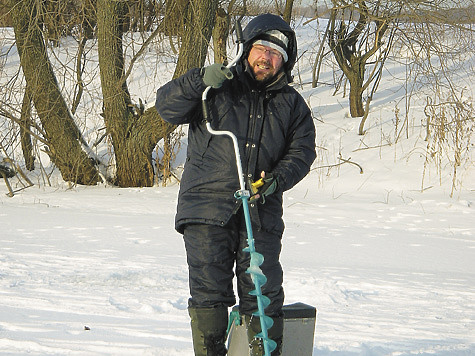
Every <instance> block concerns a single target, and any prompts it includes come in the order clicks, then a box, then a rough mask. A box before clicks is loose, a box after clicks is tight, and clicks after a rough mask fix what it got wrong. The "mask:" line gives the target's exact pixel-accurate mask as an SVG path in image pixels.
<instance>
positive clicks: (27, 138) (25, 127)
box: [20, 86, 35, 171]
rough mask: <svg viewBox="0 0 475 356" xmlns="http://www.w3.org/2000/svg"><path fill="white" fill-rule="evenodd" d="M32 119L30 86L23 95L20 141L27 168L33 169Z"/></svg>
mask: <svg viewBox="0 0 475 356" xmlns="http://www.w3.org/2000/svg"><path fill="white" fill-rule="evenodd" d="M30 120H31V95H30V90H29V88H28V86H27V87H26V88H25V94H24V95H23V102H22V104H21V116H20V121H21V124H20V141H21V149H22V152H23V158H24V159H25V166H26V169H28V170H29V171H32V170H34V169H35V156H34V155H33V145H32V143H31V135H30Z"/></svg>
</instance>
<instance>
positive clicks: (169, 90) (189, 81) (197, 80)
mask: <svg viewBox="0 0 475 356" xmlns="http://www.w3.org/2000/svg"><path fill="white" fill-rule="evenodd" d="M205 88H206V85H205V84H204V82H203V76H202V75H201V73H200V68H194V69H191V70H189V71H188V72H186V73H185V74H184V75H182V76H180V77H178V78H176V79H174V80H172V81H170V82H168V83H167V84H165V85H164V86H162V87H161V88H159V89H158V90H157V97H156V101H155V108H156V109H157V111H158V113H159V114H160V116H161V117H162V118H163V119H164V120H165V121H167V122H169V123H171V124H174V125H180V124H187V123H190V122H191V121H192V120H193V118H194V117H196V114H197V113H198V112H200V110H201V94H202V93H203V91H204V90H205Z"/></svg>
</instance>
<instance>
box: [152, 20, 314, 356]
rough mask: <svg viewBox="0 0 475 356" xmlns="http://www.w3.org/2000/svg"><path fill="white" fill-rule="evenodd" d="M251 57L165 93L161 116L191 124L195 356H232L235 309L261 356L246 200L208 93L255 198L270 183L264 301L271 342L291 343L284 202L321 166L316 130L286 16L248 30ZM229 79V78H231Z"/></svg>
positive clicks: (264, 195)
mask: <svg viewBox="0 0 475 356" xmlns="http://www.w3.org/2000/svg"><path fill="white" fill-rule="evenodd" d="M243 36H244V44H243V45H244V53H243V56H242V59H241V61H240V62H239V63H238V64H237V65H236V67H235V68H232V70H231V71H230V70H229V69H227V68H226V67H224V66H222V65H220V64H213V65H211V66H209V67H205V68H203V69H198V68H197V69H192V70H190V71H188V72H187V73H186V74H184V75H183V76H181V77H179V78H177V79H175V80H173V81H171V82H169V83H167V84H166V85H164V86H163V87H161V88H160V89H158V91H157V101H156V104H155V106H156V108H157V110H158V112H159V113H160V115H161V117H162V118H163V119H164V120H167V121H168V122H170V123H173V124H177V125H178V124H189V131H188V150H187V158H186V163H185V169H184V172H183V176H182V180H181V186H180V193H179V197H178V208H177V215H176V220H175V223H176V229H177V231H178V232H180V233H183V235H184V241H185V248H186V252H187V262H188V266H189V284H190V294H191V298H190V299H189V307H188V311H189V314H190V317H191V329H192V335H193V345H194V350H195V355H199V356H205V355H208V356H209V355H215V356H221V355H225V354H226V347H225V338H226V329H227V323H228V307H231V306H233V305H234V304H235V302H236V299H235V296H234V292H233V277H234V272H233V270H234V269H235V274H236V277H237V292H238V296H239V311H240V314H241V315H242V316H243V321H244V322H245V323H246V326H247V329H248V335H249V343H250V347H251V350H252V355H253V356H254V355H263V353H264V352H263V346H262V340H260V339H256V338H255V335H256V334H257V333H258V332H260V331H261V330H260V321H259V320H258V319H259V318H258V317H257V318H256V317H253V316H252V313H253V312H255V311H256V310H257V303H256V297H255V296H252V295H249V292H250V291H251V290H253V289H254V285H253V282H252V280H251V278H250V275H249V274H247V273H246V269H247V268H248V267H249V261H250V257H249V253H247V252H244V251H243V248H245V247H246V246H247V233H246V226H245V221H244V217H243V212H242V208H241V207H240V202H241V201H240V200H237V199H236V198H235V197H234V193H235V192H236V191H237V190H239V181H238V174H237V169H236V164H235V155H234V149H233V143H232V140H231V139H230V138H229V137H227V136H213V135H211V134H210V133H209V132H208V131H207V129H206V125H205V122H203V114H202V110H201V95H202V93H203V91H204V90H205V88H206V87H207V86H211V87H212V88H214V89H211V90H210V91H209V93H208V105H209V111H210V114H209V116H210V118H209V121H210V123H211V126H212V127H213V129H215V130H228V131H231V132H233V133H234V134H235V135H236V136H237V139H238V142H239V149H240V154H241V160H242V165H243V173H244V174H245V178H246V180H247V184H248V189H249V186H250V184H251V182H253V181H256V180H258V179H259V178H261V177H263V178H264V182H265V184H264V185H263V186H262V187H261V188H260V189H259V191H257V192H255V195H254V196H253V197H251V199H250V201H251V203H250V214H251V220H252V228H253V235H254V239H255V248H256V251H257V252H259V253H261V254H262V255H263V256H264V263H263V264H262V265H261V266H260V267H261V270H262V272H263V273H264V274H265V276H266V277H267V282H266V283H265V284H264V285H263V286H262V294H263V295H265V296H267V297H269V298H270V300H271V303H270V305H269V306H268V307H267V308H266V309H265V313H266V315H268V316H270V317H272V318H273V320H274V326H273V327H272V328H270V329H269V330H268V334H269V337H270V338H271V339H272V340H274V341H276V342H277V344H278V346H277V348H276V350H275V351H274V352H273V353H272V355H280V352H281V347H282V334H283V316H282V306H283V302H284V292H283V289H282V280H283V273H282V267H281V265H280V262H279V255H280V250H281V237H282V233H283V230H284V223H283V221H282V193H283V192H284V191H286V190H288V189H290V188H292V187H293V186H294V185H295V184H297V183H298V182H299V181H300V180H301V179H302V178H303V177H304V176H305V175H306V174H307V173H308V171H309V169H310V165H311V164H312V162H313V161H314V159H315V126H314V123H313V120H312V118H311V114H310V110H309V108H308V106H307V105H306V103H305V101H304V99H303V98H302V97H301V96H300V95H299V94H298V93H297V91H295V90H294V89H293V88H291V87H290V86H289V85H288V84H289V82H290V81H291V79H292V78H291V70H292V68H293V66H294V64H295V60H296V56H297V43H296V38H295V33H294V31H293V30H292V29H291V28H290V27H289V25H288V24H287V23H286V22H285V21H284V20H282V19H281V18H280V17H278V16H275V15H271V14H264V15H260V16H257V17H255V18H254V19H253V20H251V21H250V22H249V24H248V25H247V26H246V28H245V29H244V31H243ZM229 78H231V79H229Z"/></svg>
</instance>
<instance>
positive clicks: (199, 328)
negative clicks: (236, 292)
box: [188, 307, 228, 356]
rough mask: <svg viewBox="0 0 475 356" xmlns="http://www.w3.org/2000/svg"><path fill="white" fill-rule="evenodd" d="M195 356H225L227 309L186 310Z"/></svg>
mask: <svg viewBox="0 0 475 356" xmlns="http://www.w3.org/2000/svg"><path fill="white" fill-rule="evenodd" d="M188 314H190V317H191V333H192V335H193V348H194V350H195V356H225V355H226V353H227V350H226V346H225V342H226V329H227V327H228V308H226V307H219V308H192V307H190V308H188Z"/></svg>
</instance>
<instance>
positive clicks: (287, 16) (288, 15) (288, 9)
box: [283, 0, 294, 24]
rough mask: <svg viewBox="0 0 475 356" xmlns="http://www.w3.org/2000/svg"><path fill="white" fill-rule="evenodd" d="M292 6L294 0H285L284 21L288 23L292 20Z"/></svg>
mask: <svg viewBox="0 0 475 356" xmlns="http://www.w3.org/2000/svg"><path fill="white" fill-rule="evenodd" d="M293 6H294V0H286V1H285V9H284V16H283V18H284V21H285V22H287V23H288V24H290V21H291V20H292V8H293Z"/></svg>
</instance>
